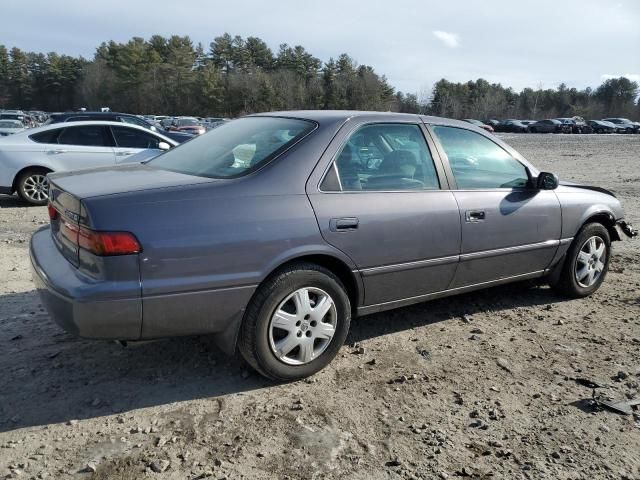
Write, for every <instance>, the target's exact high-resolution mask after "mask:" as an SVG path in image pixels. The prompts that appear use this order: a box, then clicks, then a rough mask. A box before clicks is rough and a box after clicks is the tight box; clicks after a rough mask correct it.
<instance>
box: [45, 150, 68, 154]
mask: <svg viewBox="0 0 640 480" xmlns="http://www.w3.org/2000/svg"><path fill="white" fill-rule="evenodd" d="M47 153H48V154H49V155H60V154H61V153H67V150H62V149H56V150H48V151H47Z"/></svg>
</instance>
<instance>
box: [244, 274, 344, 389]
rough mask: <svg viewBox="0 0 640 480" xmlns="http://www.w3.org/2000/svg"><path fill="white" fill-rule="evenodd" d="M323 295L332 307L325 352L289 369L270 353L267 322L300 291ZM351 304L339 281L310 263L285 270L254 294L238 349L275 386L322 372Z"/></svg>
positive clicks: (335, 347) (339, 338) (338, 343)
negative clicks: (333, 321)
mask: <svg viewBox="0 0 640 480" xmlns="http://www.w3.org/2000/svg"><path fill="white" fill-rule="evenodd" d="M305 287H309V288H318V289H321V290H323V291H324V292H327V293H328V294H329V296H330V297H331V299H332V300H333V302H334V305H335V307H336V312H337V315H336V325H335V334H334V336H333V338H332V339H331V340H330V342H329V344H328V346H327V347H326V349H325V350H324V351H323V352H322V353H321V354H320V355H319V356H318V357H317V358H315V359H313V360H311V361H310V362H309V363H305V364H302V365H290V364H287V363H285V362H283V361H282V360H280V359H279V358H278V357H277V356H276V354H275V353H274V352H273V350H272V348H271V344H270V340H269V328H270V324H271V319H272V317H273V315H274V313H275V311H276V309H277V308H278V306H279V305H280V304H281V302H282V301H283V300H284V299H286V298H287V296H289V295H291V294H292V293H293V292H295V291H296V290H298V289H300V288H305ZM350 322H351V303H350V301H349V297H348V295H347V293H346V289H345V287H344V285H343V284H342V282H341V281H340V279H339V278H338V277H337V276H336V275H334V274H333V273H332V272H331V271H329V270H327V269H326V268H323V267H321V266H319V265H316V264H313V263H297V264H293V265H290V266H288V267H285V268H284V269H282V270H280V271H278V272H276V273H275V274H273V275H272V276H271V277H269V278H268V279H267V280H265V281H264V282H263V283H262V284H261V285H260V287H259V288H258V290H257V291H256V293H255V294H254V296H253V298H252V299H251V302H250V303H249V306H248V307H247V311H246V312H245V316H244V319H243V322H242V326H241V328H240V335H239V338H238V348H239V350H240V353H241V354H242V356H243V357H244V359H245V360H246V361H247V363H249V365H251V366H252V367H253V368H254V369H255V370H256V371H257V372H258V373H260V374H262V375H263V376H265V377H267V378H269V379H271V380H275V381H278V382H289V381H294V380H299V379H302V378H305V377H308V376H311V375H313V374H314V373H316V372H318V371H320V370H322V369H323V368H324V367H326V366H327V365H328V364H329V363H330V362H331V361H332V360H333V359H334V357H335V356H336V355H337V354H338V351H339V350H340V347H342V345H343V344H344V341H345V339H346V338H347V334H348V332H349V325H350Z"/></svg>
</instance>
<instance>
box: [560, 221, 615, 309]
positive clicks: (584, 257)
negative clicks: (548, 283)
mask: <svg viewBox="0 0 640 480" xmlns="http://www.w3.org/2000/svg"><path fill="white" fill-rule="evenodd" d="M610 257H611V239H610V237H609V232H608V231H607V229H606V228H605V227H604V225H602V224H600V223H589V224H587V225H585V226H584V227H583V228H582V230H580V232H579V233H578V235H577V236H576V237H575V239H574V240H573V243H572V244H571V247H570V248H569V251H568V252H567V256H566V258H565V262H564V265H563V267H562V272H561V274H560V278H559V279H558V282H557V283H556V285H554V287H555V288H556V289H557V290H558V291H560V292H561V293H563V294H565V295H568V296H570V297H574V298H580V297H586V296H589V295H591V294H592V293H594V292H595V291H596V290H598V288H600V285H602V282H603V281H604V278H605V276H606V274H607V271H608V269H609V260H610Z"/></svg>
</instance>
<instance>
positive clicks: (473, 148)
mask: <svg viewBox="0 0 640 480" xmlns="http://www.w3.org/2000/svg"><path fill="white" fill-rule="evenodd" d="M433 131H434V133H435V135H436V136H437V137H438V139H439V140H440V144H441V145H442V148H443V149H444V151H445V153H446V154H447V158H448V159H449V165H450V166H451V170H452V171H453V176H454V177H455V180H456V183H457V184H458V188H459V189H461V190H474V189H487V188H524V187H526V186H527V185H528V182H529V175H528V174H527V171H526V169H525V167H524V165H522V164H521V163H520V162H518V161H517V160H516V159H515V158H513V157H512V156H511V155H509V154H508V153H507V152H506V151H505V150H503V149H502V148H501V147H500V146H498V145H497V144H495V143H494V142H492V141H491V140H489V139H488V138H487V137H485V136H483V135H481V134H479V133H476V132H472V131H471V130H466V129H464V128H456V127H443V126H434V127H433Z"/></svg>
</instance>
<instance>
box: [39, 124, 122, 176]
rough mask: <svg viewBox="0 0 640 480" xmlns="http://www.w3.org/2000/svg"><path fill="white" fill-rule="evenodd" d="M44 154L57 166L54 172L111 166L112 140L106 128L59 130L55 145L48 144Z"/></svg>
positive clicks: (77, 127)
mask: <svg viewBox="0 0 640 480" xmlns="http://www.w3.org/2000/svg"><path fill="white" fill-rule="evenodd" d="M45 154H46V155H47V156H49V157H50V159H51V161H53V162H55V163H56V165H57V168H56V170H76V169H81V168H92V167H100V166H107V165H113V164H114V163H115V155H114V152H113V139H112V138H111V133H110V132H109V130H108V127H105V126H102V125H79V126H69V127H65V128H63V129H61V131H60V134H59V135H58V137H57V139H56V143H55V144H48V145H47V146H46V149H45Z"/></svg>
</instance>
